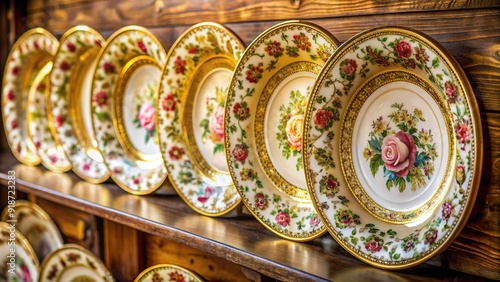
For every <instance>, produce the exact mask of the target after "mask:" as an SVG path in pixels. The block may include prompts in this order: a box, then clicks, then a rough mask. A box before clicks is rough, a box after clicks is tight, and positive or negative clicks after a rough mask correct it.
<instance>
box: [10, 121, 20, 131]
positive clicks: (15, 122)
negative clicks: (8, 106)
mask: <svg viewBox="0 0 500 282" xmlns="http://www.w3.org/2000/svg"><path fill="white" fill-rule="evenodd" d="M10 127H11V128H12V129H16V128H17V127H18V124H17V120H13V121H11V122H10Z"/></svg>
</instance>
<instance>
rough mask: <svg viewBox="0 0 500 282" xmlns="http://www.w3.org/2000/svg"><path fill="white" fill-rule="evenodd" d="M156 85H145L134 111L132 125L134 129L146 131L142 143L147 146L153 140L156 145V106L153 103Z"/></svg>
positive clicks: (139, 94)
mask: <svg viewBox="0 0 500 282" xmlns="http://www.w3.org/2000/svg"><path fill="white" fill-rule="evenodd" d="M157 85H158V83H157V82H154V83H149V84H147V85H145V87H143V88H142V90H141V91H140V92H141V93H138V94H137V95H136V97H138V98H139V99H138V100H137V104H136V110H137V116H136V117H135V119H134V121H133V123H134V124H135V125H136V128H143V129H144V130H145V131H146V134H145V137H144V143H145V144H148V142H149V140H151V139H153V140H155V143H156V106H155V102H154V97H155V96H154V95H155V89H156V87H157Z"/></svg>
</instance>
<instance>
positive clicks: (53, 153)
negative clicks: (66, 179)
mask: <svg viewBox="0 0 500 282" xmlns="http://www.w3.org/2000/svg"><path fill="white" fill-rule="evenodd" d="M52 65H53V64H52V62H48V63H47V64H46V65H45V66H44V67H43V68H42V69H41V70H40V71H39V72H38V74H37V75H36V77H35V79H34V80H33V83H32V86H31V88H30V91H29V94H28V102H27V103H28V106H27V111H28V112H27V125H28V136H29V137H30V139H31V141H32V142H33V145H35V148H36V151H37V153H38V156H39V157H40V160H41V163H42V165H43V166H44V167H46V168H47V169H49V170H50V171H53V172H65V171H67V170H69V169H71V163H70V161H69V160H68V158H67V157H66V154H65V153H64V150H63V149H62V147H61V146H60V145H59V144H58V143H57V142H56V139H55V138H54V135H53V134H52V131H51V130H50V125H49V119H48V115H47V96H48V93H49V74H50V71H51V70H52Z"/></svg>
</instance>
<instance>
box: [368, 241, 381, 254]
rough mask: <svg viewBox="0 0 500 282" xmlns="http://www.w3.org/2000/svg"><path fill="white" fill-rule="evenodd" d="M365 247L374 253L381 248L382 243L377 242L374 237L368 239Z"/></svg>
mask: <svg viewBox="0 0 500 282" xmlns="http://www.w3.org/2000/svg"><path fill="white" fill-rule="evenodd" d="M365 248H366V250H368V251H370V252H372V253H375V252H378V251H380V250H381V249H382V245H381V244H379V242H377V241H376V240H375V239H371V240H370V241H368V242H366V244H365Z"/></svg>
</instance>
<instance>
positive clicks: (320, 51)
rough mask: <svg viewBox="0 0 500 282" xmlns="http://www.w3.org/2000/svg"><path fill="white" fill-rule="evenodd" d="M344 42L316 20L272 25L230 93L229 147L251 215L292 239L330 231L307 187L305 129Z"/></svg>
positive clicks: (256, 43)
mask: <svg viewBox="0 0 500 282" xmlns="http://www.w3.org/2000/svg"><path fill="white" fill-rule="evenodd" d="M337 45H338V41H337V40H336V39H335V38H334V36H333V35H331V34H330V33H329V32H328V31H325V30H323V29H322V28H320V27H318V26H316V25H314V24H311V23H307V22H301V21H289V22H284V23H281V24H278V25H276V26H274V27H271V28H270V29H268V30H266V31H265V32H264V33H262V34H261V35H260V36H259V37H258V38H257V39H255V40H254V41H253V42H252V44H251V45H250V46H249V47H248V48H247V49H246V50H245V53H244V55H243V56H242V58H241V59H240V61H239V62H238V65H237V67H236V70H235V73H234V75H233V78H232V81H231V85H230V88H229V92H228V93H229V94H228V98H227V101H226V110H225V113H226V115H225V130H226V135H225V145H226V146H225V150H226V156H227V162H228V166H229V168H230V172H231V176H232V179H233V181H234V183H235V185H236V187H237V189H238V192H239V193H240V195H241V197H242V199H243V202H244V203H245V205H246V207H247V208H248V209H249V210H250V212H252V214H253V215H254V216H255V217H256V218H257V219H258V220H259V221H260V222H261V223H262V224H264V226H266V227H267V228H269V229H270V230H272V231H273V232H274V233H276V234H278V235H280V236H282V237H284V238H287V239H290V240H296V241H307V240H311V239H314V238H316V237H318V236H320V235H322V234H323V233H324V232H326V228H325V226H324V225H323V223H322V222H321V220H320V219H319V216H318V215H317V213H316V211H315V209H314V206H313V205H312V203H311V199H310V196H309V192H308V190H307V186H306V181H305V176H304V170H303V166H302V147H303V142H302V126H303V122H304V114H305V107H306V104H307V101H308V99H309V96H310V93H311V90H312V86H313V85H314V82H315V80H316V78H317V75H318V74H319V72H320V71H321V68H322V66H323V65H324V64H325V61H326V60H327V59H328V58H329V57H330V56H331V54H332V53H333V52H334V50H335V49H336V47H337Z"/></svg>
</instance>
